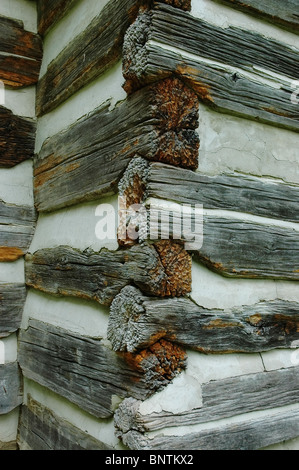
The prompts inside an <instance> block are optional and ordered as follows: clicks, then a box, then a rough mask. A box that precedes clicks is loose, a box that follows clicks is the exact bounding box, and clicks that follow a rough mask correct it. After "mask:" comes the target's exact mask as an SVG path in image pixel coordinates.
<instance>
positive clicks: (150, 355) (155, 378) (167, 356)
mask: <svg viewBox="0 0 299 470" xmlns="http://www.w3.org/2000/svg"><path fill="white" fill-rule="evenodd" d="M123 356H124V358H125V360H126V361H127V363H128V364H129V365H130V366H131V367H132V368H133V369H135V370H137V371H138V372H141V373H142V374H144V381H145V382H146V383H147V385H148V387H149V388H150V389H151V390H154V391H158V390H160V389H161V388H162V387H164V386H165V385H167V384H169V383H170V382H171V381H172V380H173V379H174V378H175V377H176V376H177V375H178V374H179V373H181V372H182V371H183V370H185V368H186V364H187V354H186V351H185V350H184V349H183V348H181V347H180V346H178V345H176V344H173V343H170V342H169V341H165V340H164V339H161V340H160V341H158V342H156V343H155V344H153V345H152V346H150V347H149V348H147V349H144V350H142V351H140V352H139V353H138V354H132V353H124V354H123Z"/></svg>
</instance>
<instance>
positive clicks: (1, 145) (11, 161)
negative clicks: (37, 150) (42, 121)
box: [0, 59, 36, 168]
mask: <svg viewBox="0 0 299 470" xmlns="http://www.w3.org/2000/svg"><path fill="white" fill-rule="evenodd" d="M0 60H1V59H0ZM35 132H36V123H35V121H33V120H32V119H26V118H23V117H19V116H15V115H14V114H13V113H12V111H10V110H9V109H6V108H4V107H3V106H0V168H5V167H7V168H9V167H13V166H15V165H17V164H18V163H21V162H23V161H24V160H27V159H29V158H32V157H33V156H34V142H35Z"/></svg>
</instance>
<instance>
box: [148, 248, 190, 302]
mask: <svg viewBox="0 0 299 470" xmlns="http://www.w3.org/2000/svg"><path fill="white" fill-rule="evenodd" d="M154 246H155V248H156V250H157V253H158V254H159V257H160V260H161V263H162V265H163V268H164V270H165V273H166V276H167V284H166V288H165V290H164V293H163V296H165V297H166V296H171V297H180V296H183V295H186V294H189V293H190V292H191V290H192V257H191V255H190V254H189V253H188V252H187V251H186V250H185V249H184V247H183V246H182V245H181V244H180V243H176V242H173V241H170V240H161V241H158V242H157V243H155V245H154ZM161 295H162V293H161Z"/></svg>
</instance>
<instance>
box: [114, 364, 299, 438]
mask: <svg viewBox="0 0 299 470" xmlns="http://www.w3.org/2000/svg"><path fill="white" fill-rule="evenodd" d="M298 391H299V369H298V367H292V368H289V369H280V370H277V371H270V372H262V373H258V374H249V375H245V376H241V377H231V378H227V379H222V380H214V381H212V382H209V383H206V384H203V385H202V399H203V405H202V407H201V408H194V409H190V410H188V411H185V412H182V413H170V412H167V411H161V412H156V413H148V414H145V413H144V412H143V413H142V412H141V410H140V407H141V405H142V402H141V401H138V400H136V399H134V398H127V399H125V400H124V401H123V402H122V403H121V405H120V406H119V408H118V409H117V411H116V413H115V417H114V422H115V426H116V428H117V429H118V430H119V431H120V432H121V433H127V432H128V431H132V430H135V431H139V432H142V433H144V432H153V431H158V430H161V429H165V428H175V427H180V426H194V425H197V424H202V423H207V422H212V421H217V420H219V419H224V418H232V417H233V416H237V415H240V414H244V413H250V412H253V411H261V410H270V409H273V406H275V407H277V408H278V407H282V406H288V405H292V404H296V403H298Z"/></svg>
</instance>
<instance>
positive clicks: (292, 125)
mask: <svg viewBox="0 0 299 470" xmlns="http://www.w3.org/2000/svg"><path fill="white" fill-rule="evenodd" d="M164 10H165V12H166V13H167V15H168V16H169V21H170V25H171V26H172V29H171V31H172V33H171V34H170V33H169V28H170V26H169V24H168V23H167V22H168V19H167V22H165V25H164V23H163V21H164V15H165V13H164ZM168 10H169V12H168ZM170 11H171V14H170ZM167 15H166V16H167ZM176 15H179V17H178V19H177V21H176V24H175V25H174V24H173V21H175V18H176ZM168 16H167V18H168ZM162 17H163V21H162ZM158 20H159V21H158ZM185 20H186V21H185ZM161 22H162V23H163V25H161ZM193 22H195V23H194V24H193ZM186 24H188V25H189V26H188V27H187V26H185V25H186ZM185 29H186V31H185ZM201 31H202V32H203V36H204V37H203V38H202V39H200V40H199V39H198V37H201ZM189 34H190V35H191V37H190V41H189ZM205 34H209V35H211V40H210V41H206V37H205ZM243 34H244V35H245V36H244V37H243V36H242V35H243ZM239 35H241V38H242V40H243V41H244V43H243V42H242V40H240V41H241V42H242V46H241V44H239V45H238V47H237V46H236V43H235V41H237V38H238V37H239ZM248 35H249V36H248V37H247V33H245V32H244V31H242V30H240V31H239V30H237V29H236V30H235V29H234V28H230V29H229V30H227V29H226V30H222V29H221V28H216V27H213V26H211V25H208V24H206V23H204V22H202V21H201V20H198V19H194V18H192V16H190V15H188V14H187V13H184V12H179V10H177V11H176V12H175V10H174V9H171V8H170V7H166V6H162V5H159V6H158V7H157V9H156V10H154V11H152V12H146V13H143V14H141V15H140V16H139V17H138V18H137V20H136V21H135V23H134V24H133V25H132V26H131V27H130V28H129V29H128V31H127V34H126V37H125V41H124V48H123V51H124V61H123V71H124V76H125V78H126V80H127V81H126V84H125V89H126V91H127V92H128V93H132V91H135V90H136V89H137V88H140V87H142V86H144V85H145V84H148V83H151V82H153V81H155V80H160V79H161V78H165V77H167V76H169V75H170V74H177V75H178V76H179V77H180V78H181V79H183V80H184V81H185V82H187V83H188V84H189V85H190V86H191V87H192V88H193V89H194V90H195V91H196V93H197V95H198V97H199V98H200V99H201V100H202V101H203V102H204V103H205V104H207V105H209V106H211V107H212V108H213V109H214V110H216V111H220V112H229V113H231V114H234V115H237V116H242V117H246V118H247V119H248V118H250V119H254V120H259V121H262V122H265V123H267V124H271V125H275V126H279V127H285V128H288V129H291V130H296V131H298V129H299V120H298V112H297V109H296V106H294V104H293V103H292V100H291V95H292V93H293V91H294V90H293V89H292V88H291V84H288V83H284V84H283V85H281V83H278V82H277V83H276V85H277V86H275V87H273V86H270V85H267V84H265V83H264V82H263V81H262V80H260V79H259V76H258V75H256V78H255V77H254V76H253V75H249V76H248V74H247V72H248V71H250V70H251V66H252V63H254V65H256V66H258V67H263V68H268V70H269V71H272V70H274V71H275V72H277V71H278V70H279V71H280V73H283V74H285V75H287V76H291V77H293V78H294V77H295V76H296V74H297V72H296V70H297V69H298V65H297V64H298V57H299V54H298V52H297V51H293V50H292V49H288V48H286V47H285V46H284V45H282V44H280V43H278V42H275V41H269V42H268V41H267V40H265V39H264V38H263V37H262V36H259V35H255V34H252V33H248ZM251 35H252V36H251ZM218 36H219V37H220V39H219V43H218V39H217V38H218ZM251 43H252V44H255V46H254V47H253V46H251ZM164 45H166V46H168V45H169V46H171V47H176V48H178V50H177V52H173V50H169V49H167V48H166V47H163V46H164ZM261 45H263V47H262V48H261ZM240 49H241V50H242V54H240V53H239V52H237V53H236V51H239V50H240ZM192 51H194V54H198V51H200V55H198V59H197V58H196V57H195V55H194V56H191V55H190V52H192ZM270 51H271V52H270ZM243 52H244V53H243ZM272 52H273V54H272ZM264 53H265V55H264ZM235 55H237V56H238V58H237V57H236V56H235ZM273 57H276V59H275V60H274V61H272V59H273ZM206 59H212V60H215V59H216V61H217V64H213V63H212V62H210V63H207V60H206ZM280 59H281V60H280ZM271 61H272V62H271ZM291 62H292V65H291ZM222 64H223V65H222ZM230 64H231V65H230ZM294 64H296V65H295V67H293V65H294ZM240 68H242V69H243V70H244V72H242V71H240ZM253 77H254V78H253ZM244 97H246V99H244Z"/></svg>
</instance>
